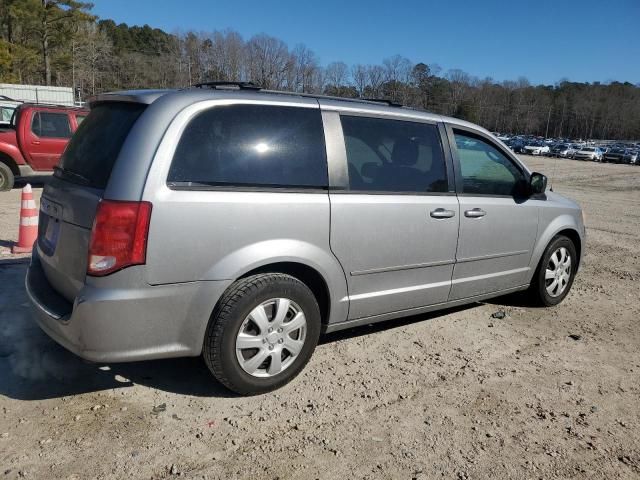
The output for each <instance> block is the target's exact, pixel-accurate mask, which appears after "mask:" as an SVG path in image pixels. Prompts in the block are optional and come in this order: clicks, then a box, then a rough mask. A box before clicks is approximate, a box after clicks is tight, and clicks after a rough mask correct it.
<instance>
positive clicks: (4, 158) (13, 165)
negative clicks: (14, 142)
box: [0, 151, 20, 177]
mask: <svg viewBox="0 0 640 480" xmlns="http://www.w3.org/2000/svg"><path fill="white" fill-rule="evenodd" d="M0 162H1V163H4V164H5V165H7V166H8V167H9V168H10V169H11V172H12V173H13V174H14V175H15V176H16V177H17V176H19V175H20V169H19V168H18V163H17V162H16V161H15V159H14V158H13V157H12V156H11V155H9V154H8V153H6V152H2V151H0Z"/></svg>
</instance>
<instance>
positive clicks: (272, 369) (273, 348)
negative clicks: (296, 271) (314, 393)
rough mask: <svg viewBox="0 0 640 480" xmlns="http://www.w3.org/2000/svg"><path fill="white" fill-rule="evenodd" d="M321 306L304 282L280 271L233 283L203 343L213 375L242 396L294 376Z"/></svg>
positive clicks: (309, 347) (314, 335) (316, 328)
mask: <svg viewBox="0 0 640 480" xmlns="http://www.w3.org/2000/svg"><path fill="white" fill-rule="evenodd" d="M320 326H321V322H320V308H319V307H318V302H317V301H316V298H315V296H314V295H313V293H312V292H311V290H310V289H309V287H307V286H306V285H305V284H304V283H302V282H301V281H300V280H298V279H297V278H295V277H292V276H290V275H286V274H283V273H264V274H258V275H252V276H250V277H247V278H244V279H241V280H239V281H237V282H236V283H234V284H233V285H232V286H231V287H229V289H228V290H227V292H226V293H225V294H224V295H223V296H222V298H221V299H220V301H219V302H218V305H217V306H216V308H215V310H214V312H213V314H212V316H211V319H210V320H209V325H208V326H207V332H206V335H205V339H204V345H203V356H204V360H205V363H206V364H207V366H208V367H209V370H211V372H212V373H213V375H214V377H216V379H218V381H220V382H221V383H222V384H224V385H225V386H226V387H227V388H229V389H230V390H232V391H234V392H236V393H239V394H242V395H255V394H259V393H265V392H269V391H271V390H274V389H276V388H279V387H281V386H283V385H285V384H286V383H288V382H290V381H291V380H293V379H294V378H295V377H296V376H297V375H298V374H299V373H300V372H301V371H302V369H303V368H304V366H305V365H306V364H307V362H308V361H309V359H310V358H311V355H312V354H313V351H314V349H315V347H316V345H317V343H318V338H319V337H320Z"/></svg>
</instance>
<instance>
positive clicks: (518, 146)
mask: <svg viewBox="0 0 640 480" xmlns="http://www.w3.org/2000/svg"><path fill="white" fill-rule="evenodd" d="M504 144H505V145H506V146H507V147H509V148H510V149H511V151H512V152H514V153H523V152H524V141H523V140H522V139H520V138H513V137H512V138H510V139H509V140H505V142H504Z"/></svg>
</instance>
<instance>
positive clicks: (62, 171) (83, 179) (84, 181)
mask: <svg viewBox="0 0 640 480" xmlns="http://www.w3.org/2000/svg"><path fill="white" fill-rule="evenodd" d="M53 171H54V172H55V173H57V174H59V175H60V176H61V177H71V178H73V179H75V180H77V181H79V183H81V184H83V185H91V180H90V179H88V178H87V177H85V176H84V175H82V174H80V173H76V172H74V171H72V170H65V169H64V168H62V167H59V166H57V165H56V166H55V167H53Z"/></svg>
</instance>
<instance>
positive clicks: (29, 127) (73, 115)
mask: <svg viewBox="0 0 640 480" xmlns="http://www.w3.org/2000/svg"><path fill="white" fill-rule="evenodd" d="M88 113H89V112H88V110H86V109H81V108H72V107H61V106H56V105H40V104H38V105H34V104H29V103H24V104H21V105H20V106H19V107H17V109H16V111H15V114H14V115H13V117H12V122H13V123H12V124H11V125H9V126H7V127H4V128H2V129H0V191H2V190H10V189H11V188H13V184H14V182H15V179H16V177H31V176H40V175H47V174H51V173H53V167H54V166H55V165H57V163H58V160H60V155H62V152H63V151H64V149H65V147H66V146H67V143H68V142H69V139H70V138H71V135H72V134H73V132H75V131H76V129H77V128H78V125H79V124H80V122H81V121H82V119H83V118H84V117H86V116H87V115H88Z"/></svg>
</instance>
